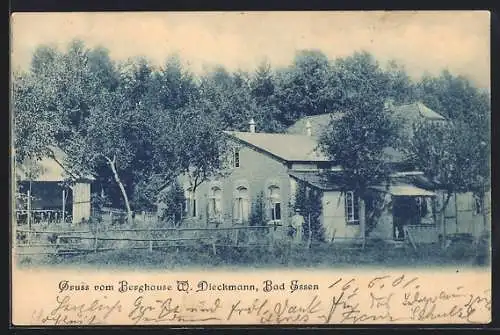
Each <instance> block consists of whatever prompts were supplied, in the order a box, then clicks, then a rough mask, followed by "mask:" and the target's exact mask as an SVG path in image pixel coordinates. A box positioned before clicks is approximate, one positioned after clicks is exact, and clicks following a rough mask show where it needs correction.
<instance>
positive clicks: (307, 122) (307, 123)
mask: <svg viewBox="0 0 500 335" xmlns="http://www.w3.org/2000/svg"><path fill="white" fill-rule="evenodd" d="M306 135H307V136H311V135H312V126H311V122H310V121H309V120H307V121H306Z"/></svg>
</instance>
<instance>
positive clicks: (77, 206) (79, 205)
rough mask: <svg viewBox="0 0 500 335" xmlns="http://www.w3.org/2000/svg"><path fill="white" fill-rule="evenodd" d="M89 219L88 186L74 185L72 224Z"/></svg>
mask: <svg viewBox="0 0 500 335" xmlns="http://www.w3.org/2000/svg"><path fill="white" fill-rule="evenodd" d="M89 217H90V184H89V183H76V184H75V185H74V186H73V223H79V222H80V221H82V219H86V220H87V219H88V218H89Z"/></svg>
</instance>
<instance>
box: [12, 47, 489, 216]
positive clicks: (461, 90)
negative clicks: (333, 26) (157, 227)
mask: <svg viewBox="0 0 500 335" xmlns="http://www.w3.org/2000/svg"><path fill="white" fill-rule="evenodd" d="M388 100H391V101H394V103H395V104H401V103H407V102H413V101H422V102H424V103H425V104H426V105H427V106H428V107H430V108H432V109H434V110H436V111H438V112H439V113H441V114H442V115H444V116H446V117H448V118H451V119H453V120H458V121H459V122H460V125H468V126H469V127H466V128H467V129H465V128H464V129H462V132H460V136H462V137H464V136H465V137H466V138H468V139H469V141H468V142H467V141H461V145H463V146H467V148H474V146H476V148H477V146H478V143H483V142H484V143H486V144H487V145H488V146H489V128H488V127H489V123H488V122H489V110H490V105H489V95H488V94H487V93H484V92H481V91H480V90H478V89H477V88H475V87H474V86H473V85H472V84H471V83H470V82H469V81H468V80H467V79H466V78H463V77H460V76H455V75H452V74H451V73H449V72H448V71H443V73H442V74H440V75H439V76H436V77H434V76H428V75H427V76H424V77H423V78H422V79H421V80H420V81H418V82H415V81H413V80H412V79H411V78H410V77H409V76H408V75H407V74H406V72H405V69H404V67H402V66H401V65H398V64H397V63H395V62H390V63H389V64H379V63H378V62H377V61H376V60H375V59H374V57H373V56H372V55H370V54H369V53H366V52H356V53H354V54H352V55H351V56H348V57H344V58H339V59H334V60H332V59H328V57H327V56H326V55H325V54H323V53H322V52H321V51H318V50H303V51H299V52H297V54H296V55H295V58H294V60H293V62H292V63H291V64H290V65H289V66H287V67H273V66H271V64H269V63H268V62H266V61H263V62H262V63H261V64H260V65H259V66H258V67H257V68H256V69H255V70H254V71H251V72H245V71H235V72H230V71H228V70H227V69H225V68H224V67H223V66H218V67H215V68H213V69H211V70H209V71H206V72H205V73H203V74H200V75H195V74H194V73H191V72H190V71H189V69H188V68H186V67H184V66H183V65H182V60H181V59H180V58H179V57H178V56H176V55H171V56H169V57H168V58H167V59H166V61H165V63H164V64H163V65H162V66H159V67H158V66H154V65H153V64H152V63H151V62H149V61H148V60H147V59H145V58H133V59H130V60H128V61H125V62H116V61H114V60H112V59H111V58H110V56H109V53H108V51H107V50H106V49H105V48H102V47H96V48H89V47H87V46H86V45H85V44H84V43H83V42H82V41H79V40H75V41H73V42H71V43H70V44H69V46H68V48H67V49H66V50H64V51H60V50H57V49H56V48H53V47H51V46H39V47H38V48H37V49H36V51H35V52H34V54H33V58H32V63H31V67H30V69H29V70H28V71H25V72H19V73H16V74H15V75H14V80H13V104H12V106H13V111H14V116H15V130H14V135H15V143H14V145H15V148H16V159H17V161H19V162H22V161H23V160H27V159H28V160H36V159H37V158H39V157H40V156H41V155H43V154H44V153H45V149H46V147H47V145H49V144H52V145H58V146H60V147H61V148H62V149H63V150H64V151H66V152H67V153H68V156H69V159H70V161H69V164H71V165H73V166H75V167H76V168H77V169H78V170H81V171H83V170H91V171H94V172H96V174H97V178H98V184H100V185H102V187H103V189H104V192H105V193H106V194H108V195H109V196H110V199H111V200H112V202H113V204H114V205H115V206H118V205H119V206H123V207H125V208H127V210H129V212H130V211H131V210H140V209H151V208H154V206H155V200H156V195H157V194H158V190H159V189H161V188H163V187H165V186H166V185H169V184H170V183H171V182H172V181H173V178H174V176H176V175H178V174H179V173H182V172H183V173H189V175H190V177H191V180H192V183H193V185H192V186H193V187H196V186H197V185H199V183H201V182H202V181H203V180H204V179H205V178H207V177H208V176H210V175H211V174H214V173H217V170H218V169H219V168H220V166H221V164H222V162H221V161H220V160H219V158H218V157H220V155H219V153H220V152H221V151H222V150H224V147H225V146H224V143H223V136H220V133H219V132H220V131H222V130H247V128H248V121H249V119H250V118H254V120H255V121H256V123H257V127H258V131H265V132H282V131H284V130H285V129H286V128H287V127H288V126H290V125H291V124H293V122H295V121H296V120H297V119H299V118H301V117H303V116H308V115H316V114H322V113H326V112H334V111H342V112H347V111H351V110H354V111H365V110H367V109H371V110H373V111H374V112H373V113H374V114H370V113H368V114H367V115H372V116H373V117H374V118H373V119H372V121H373V120H376V119H377V116H376V115H378V114H377V113H378V112H379V111H380V110H381V109H382V108H383V104H384V103H385V102H386V101H388ZM353 115H354V114H353ZM359 115H360V114H359ZM366 120H369V118H368V117H367V118H366ZM367 122H368V121H367ZM372 124H374V125H377V124H379V123H377V122H372ZM379 125H382V126H383V123H380V124H379ZM459 128H460V127H459ZM462 128H463V127H462ZM469 128H470V129H469ZM457 129H458V128H457ZM340 135H342V136H344V135H345V134H340ZM358 135H359V134H358ZM460 136H459V137H460ZM372 138H373V139H374V141H375V142H376V140H375V139H376V138H377V132H373V134H372ZM471 138H472V139H473V140H472V141H470V139H471ZM361 141H363V142H362V143H364V145H369V146H370V145H373V143H371V142H370V141H367V140H366V139H363V137H361ZM478 141H479V142H478ZM344 142H345V141H344ZM464 142H467V143H464ZM382 144H384V143H382ZM382 144H380V143H379V145H375V147H377V148H378V149H379V147H381V145H382ZM351 147H352V146H351ZM419 148H420V147H419ZM378 149H377V150H378ZM486 149H487V148H486ZM419 150H420V151H421V150H422V149H421V148H420V149H419ZM446 150H447V151H449V148H446ZM446 150H445V151H446ZM460 150H462V151H463V152H467V153H470V152H473V150H472V149H470V150H469V149H467V150H468V151H467V150H465V149H464V148H461V149H460ZM368 151H369V150H368ZM486 151H487V150H486ZM413 152H414V153H418V152H419V151H418V150H417V149H415V150H413ZM420 154H424V153H420ZM427 154H429V155H432V154H434V153H427ZM483 156H484V155H483ZM483 156H481V157H479V158H478V157H474V158H473V157H470V160H469V163H471V164H472V163H474V162H484V160H482V159H483V158H484V157H483ZM484 166H488V165H487V164H486V165H483V168H484ZM423 168H424V169H427V172H432V173H437V172H435V171H432V169H433V168H434V169H435V167H423ZM441 168H442V167H441ZM445 168H447V167H445ZM478 168H479V167H478ZM486 174H487V173H486ZM471 175H473V176H471V178H476V177H477V170H474V171H472V172H471ZM482 175H485V173H484V171H483V172H482Z"/></svg>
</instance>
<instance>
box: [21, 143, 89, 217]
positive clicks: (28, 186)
mask: <svg viewBox="0 0 500 335" xmlns="http://www.w3.org/2000/svg"><path fill="white" fill-rule="evenodd" d="M48 151H49V154H48V155H47V156H46V157H44V158H43V159H41V160H38V161H35V162H33V161H29V160H27V161H25V162H24V163H23V164H18V165H16V167H15V178H16V185H17V194H16V200H17V201H16V212H17V213H16V218H17V220H18V223H23V222H26V223H27V222H28V218H29V220H30V221H31V222H35V223H36V222H66V223H70V222H72V223H79V222H81V221H82V220H87V219H89V217H90V215H91V195H90V187H91V183H92V182H93V181H94V180H95V179H94V177H93V176H89V175H82V174H78V173H75V172H73V171H70V170H69V169H68V168H66V167H65V166H64V162H65V159H66V154H65V153H64V152H63V151H62V150H61V149H60V148H57V147H54V146H50V147H49V148H48Z"/></svg>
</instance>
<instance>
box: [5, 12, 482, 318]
mask: <svg viewBox="0 0 500 335" xmlns="http://www.w3.org/2000/svg"><path fill="white" fill-rule="evenodd" d="M10 55H11V68H12V73H11V104H10V112H11V116H12V117H11V122H12V123H11V129H12V132H11V133H12V136H11V143H12V146H11V149H12V150H11V152H10V153H9V155H10V157H9V158H10V159H11V163H12V175H11V195H12V203H11V215H12V216H11V220H12V221H11V233H12V235H11V242H12V243H11V255H12V268H11V275H12V289H11V293H12V296H11V298H12V319H11V322H12V325H14V326H54V325H57V326H81V325H176V326H183V327H184V326H192V325H197V326H199V325H294V326H301V325H332V326H335V325H341V324H349V325H367V324H450V323H451V324H487V323H489V322H491V313H492V312H491V255H490V254H491V248H490V245H491V243H490V239H491V237H490V232H491V229H490V228H491V210H490V208H491V196H490V194H491V192H490V190H491V179H490V163H491V161H490V152H491V149H490V146H491V143H490V110H491V103H490V97H491V91H490V13H489V12H484V11H446V12H444V11H443V12H440V11H434V12H433V11H425V12H418V11H416V12H410V11H408V12H404V11H385V12H384V11H372V12H362V11H359V12H355V11H351V12H335V11H330V12H329V11H323V12H106V13H104V12H103V13H99V12H92V13H90V12H88V13H14V14H13V15H12V16H11V53H10Z"/></svg>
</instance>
